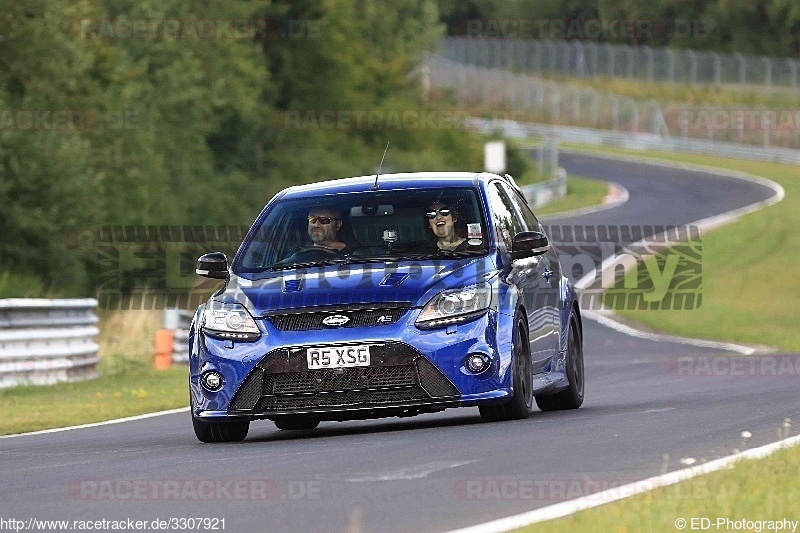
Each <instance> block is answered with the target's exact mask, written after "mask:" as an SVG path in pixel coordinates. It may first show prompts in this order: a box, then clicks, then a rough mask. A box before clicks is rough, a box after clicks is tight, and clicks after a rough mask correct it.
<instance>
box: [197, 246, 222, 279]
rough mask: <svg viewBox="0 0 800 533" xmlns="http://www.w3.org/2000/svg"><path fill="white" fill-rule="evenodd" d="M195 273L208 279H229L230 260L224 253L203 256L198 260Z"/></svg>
mask: <svg viewBox="0 0 800 533" xmlns="http://www.w3.org/2000/svg"><path fill="white" fill-rule="evenodd" d="M195 273H197V275H198V276H205V277H207V278H212V279H225V278H227V277H228V258H227V257H225V254H223V253H222V252H211V253H210V254H205V255H202V256H200V258H199V259H198V260H197V268H195Z"/></svg>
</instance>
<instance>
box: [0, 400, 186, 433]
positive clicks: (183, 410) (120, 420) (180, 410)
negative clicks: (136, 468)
mask: <svg viewBox="0 0 800 533" xmlns="http://www.w3.org/2000/svg"><path fill="white" fill-rule="evenodd" d="M187 412H189V408H188V407H180V408H178V409H170V410H168V411H158V412H156V413H147V414H144V415H136V416H128V417H125V418H117V419H115V420H106V421H105V422H93V423H91V424H81V425H79V426H70V427H65V428H53V429H43V430H41V431H31V432H29V433H15V434H13V435H0V439H10V438H12V437H27V436H29V435H45V434H47V433H60V432H62V431H72V430H73V429H84V428H94V427H99V426H108V425H110V424H121V423H123V422H133V421H134V420H144V419H146V418H153V417H156V416H163V415H173V414H175V413H187Z"/></svg>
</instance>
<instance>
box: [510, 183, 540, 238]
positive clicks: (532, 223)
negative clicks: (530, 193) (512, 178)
mask: <svg viewBox="0 0 800 533" xmlns="http://www.w3.org/2000/svg"><path fill="white" fill-rule="evenodd" d="M503 190H504V191H505V192H506V195H507V196H508V197H509V198H510V199H511V202H512V203H513V204H514V206H515V207H516V208H517V213H519V214H520V215H521V216H522V220H523V222H524V223H525V230H527V231H539V230H540V229H541V227H540V226H539V220H538V219H537V218H536V215H534V214H533V211H531V208H530V207H528V203H527V202H526V201H525V200H524V199H522V198H520V197H519V194H518V193H517V192H516V191H515V190H513V189H511V188H509V186H508V185H503Z"/></svg>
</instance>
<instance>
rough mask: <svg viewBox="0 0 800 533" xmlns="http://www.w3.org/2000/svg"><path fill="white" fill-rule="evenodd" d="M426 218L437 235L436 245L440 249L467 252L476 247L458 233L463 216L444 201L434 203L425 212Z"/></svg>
mask: <svg viewBox="0 0 800 533" xmlns="http://www.w3.org/2000/svg"><path fill="white" fill-rule="evenodd" d="M425 218H426V220H427V221H428V226H429V227H430V230H431V232H433V235H434V236H435V237H436V241H435V246H436V248H437V249H438V250H447V251H451V252H465V251H469V250H473V249H476V247H475V246H473V245H471V244H470V243H469V241H467V239H465V238H463V237H461V236H460V235H459V234H458V231H457V229H456V224H459V223H460V222H461V217H460V216H459V214H458V213H457V212H456V210H455V209H453V208H451V207H450V206H449V205H447V204H445V203H442V202H435V203H433V204H432V205H431V206H430V207H428V210H427V211H426V212H425Z"/></svg>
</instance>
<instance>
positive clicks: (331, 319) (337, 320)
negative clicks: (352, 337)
mask: <svg viewBox="0 0 800 533" xmlns="http://www.w3.org/2000/svg"><path fill="white" fill-rule="evenodd" d="M348 322H350V317H349V316H344V315H330V316H326V317H325V318H323V319H322V323H323V324H325V325H326V326H328V327H331V328H338V327H339V326H344V325H345V324H347V323H348Z"/></svg>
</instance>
